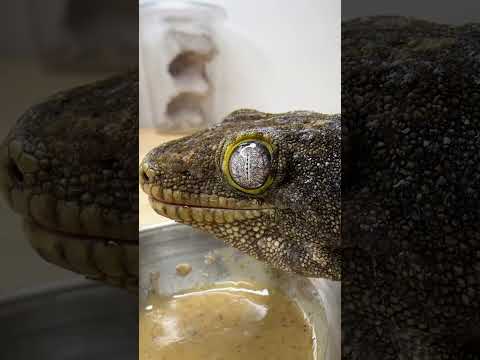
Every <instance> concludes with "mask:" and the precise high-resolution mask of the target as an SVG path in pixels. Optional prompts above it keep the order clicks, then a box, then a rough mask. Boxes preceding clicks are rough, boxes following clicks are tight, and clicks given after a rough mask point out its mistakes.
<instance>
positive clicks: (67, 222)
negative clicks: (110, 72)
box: [0, 71, 138, 289]
mask: <svg viewBox="0 0 480 360" xmlns="http://www.w3.org/2000/svg"><path fill="white" fill-rule="evenodd" d="M0 150H1V157H0V160H1V168H2V171H1V172H0V174H1V177H0V185H2V190H3V193H4V195H5V199H6V201H7V203H9V204H10V205H11V206H12V208H13V209H14V210H15V211H17V212H18V213H20V214H21V215H22V216H24V217H25V219H26V229H27V230H28V232H29V233H30V234H31V235H30V239H31V243H32V245H33V246H34V248H35V249H36V250H37V251H38V252H39V253H40V255H42V256H43V257H44V258H46V259H47V260H48V261H51V262H53V263H56V264H58V265H61V266H63V267H66V268H68V269H71V270H74V271H77V272H80V273H83V274H85V275H87V276H89V277H92V278H98V279H103V280H105V281H108V282H110V283H112V284H115V285H120V286H127V287H129V288H132V289H133V288H135V287H136V286H137V284H138V192H137V186H138V185H137V176H136V173H137V165H136V164H137V161H138V160H137V154H138V72H136V71H134V72H130V73H128V74H124V75H122V76H117V77H114V78H111V79H108V80H104V81H101V82H97V83H94V84H91V85H87V86H82V87H78V88H75V89H72V90H68V91H65V92H61V93H59V94H56V95H54V96H52V97H51V98H49V99H48V100H46V101H45V102H43V103H41V104H39V105H36V106H34V107H32V108H31V109H29V110H28V111H27V112H26V113H25V114H24V115H23V116H22V117H21V118H20V119H19V120H18V121H17V124H16V125H15V127H14V128H13V129H12V131H11V132H10V134H9V136H8V137H7V138H6V139H5V141H4V142H3V144H2V146H1V148H0Z"/></svg>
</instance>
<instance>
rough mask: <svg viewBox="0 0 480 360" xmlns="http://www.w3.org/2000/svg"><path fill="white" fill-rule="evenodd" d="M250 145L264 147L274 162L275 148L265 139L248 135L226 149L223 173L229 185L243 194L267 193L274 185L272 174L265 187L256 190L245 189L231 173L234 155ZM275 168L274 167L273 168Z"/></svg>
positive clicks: (265, 182) (266, 180)
mask: <svg viewBox="0 0 480 360" xmlns="http://www.w3.org/2000/svg"><path fill="white" fill-rule="evenodd" d="M248 143H256V144H260V145H262V146H263V147H264V148H265V149H267V151H268V153H269V156H270V159H271V160H273V154H274V152H275V147H274V145H272V144H271V143H269V142H268V141H265V140H264V139H263V138H259V137H257V136H252V135H251V134H246V135H244V136H241V137H239V138H237V139H236V140H235V141H233V142H231V143H230V144H228V145H227V146H226V148H225V151H224V155H223V161H222V171H223V174H224V177H225V179H226V180H227V182H228V184H229V185H230V186H231V187H233V188H235V189H237V190H240V191H241V192H244V193H247V194H250V195H259V194H262V193H263V192H265V191H266V190H267V189H268V188H269V187H270V186H271V185H272V184H273V180H274V178H273V176H272V173H271V172H270V174H269V175H268V176H267V178H266V179H265V181H264V182H263V185H261V186H259V187H256V188H253V189H251V188H245V187H243V186H241V185H240V184H238V183H237V182H236V181H235V180H234V178H233V176H232V173H231V170H230V160H231V158H232V155H233V154H234V153H235V152H236V150H237V149H238V148H239V147H240V146H242V145H245V144H248ZM272 168H273V166H272Z"/></svg>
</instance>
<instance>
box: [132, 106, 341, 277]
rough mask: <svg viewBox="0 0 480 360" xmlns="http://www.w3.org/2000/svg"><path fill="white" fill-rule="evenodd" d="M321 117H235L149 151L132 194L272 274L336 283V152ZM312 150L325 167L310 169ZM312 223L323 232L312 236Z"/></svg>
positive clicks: (245, 112) (251, 112) (249, 114)
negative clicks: (141, 194) (138, 191)
mask: <svg viewBox="0 0 480 360" xmlns="http://www.w3.org/2000/svg"><path fill="white" fill-rule="evenodd" d="M327 117H328V116H326V115H322V114H317V113H313V112H304V111H302V112H300V111H297V112H291V113H285V114H268V113H261V112H258V111H254V110H239V111H235V112H233V113H232V114H230V115H229V116H228V117H227V118H226V119H225V120H224V121H223V122H222V123H221V124H219V125H217V126H215V127H213V128H211V129H208V130H204V131H201V132H199V133H196V134H194V135H192V136H189V137H186V138H183V139H179V140H175V141H172V142H169V143H166V144H163V145H161V146H159V147H157V148H155V149H153V150H152V151H150V152H149V153H148V154H147V155H146V156H145V158H144V159H143V161H142V163H141V165H140V180H139V181H140V184H141V187H142V189H143V190H144V191H145V192H146V193H147V194H148V195H149V199H150V203H151V205H152V207H153V208H154V209H155V211H157V212H158V213H159V214H161V215H163V216H167V217H169V218H171V219H173V220H176V221H178V222H181V223H186V224H189V225H192V226H194V227H197V228H200V229H202V230H204V231H207V232H209V233H211V234H213V235H214V236H216V237H218V238H220V239H222V240H224V241H225V242H226V243H228V244H230V245H232V246H234V247H236V248H238V249H239V250H241V251H244V252H246V253H248V254H250V255H253V256H255V257H256V258H258V259H260V260H264V261H266V262H267V263H269V264H271V265H273V266H275V267H277V268H280V269H283V270H287V271H292V272H296V273H300V274H303V275H308V276H325V277H329V278H338V276H336V275H337V271H338V258H337V256H336V254H333V252H335V251H336V250H335V248H336V246H337V245H338V240H337V239H336V238H335V236H333V235H332V234H333V233H334V232H337V231H338V227H339V208H338V207H337V206H338V204H336V201H337V196H339V194H338V192H339V188H338V187H339V186H340V182H339V176H340V173H339V163H337V162H336V161H333V160H334V158H335V156H333V157H331V156H330V155H332V154H333V153H332V151H333V150H334V149H330V148H329V147H331V146H334V147H335V148H337V147H339V146H340V144H339V142H338V144H333V143H332V142H329V141H330V140H331V139H330V140H327V138H329V136H328V134H329V133H330V132H332V131H333V132H335V131H336V130H338V129H334V128H335V126H332V124H331V122H330V121H329V120H328V119H327ZM317 135H318V136H317ZM317 141H319V142H318V144H316V143H315V142H317ZM317 145H318V146H317ZM312 148H314V149H313V151H310V150H311V149H312ZM327 148H328V149H327ZM338 149H339V148H338ZM331 150H332V151H331ZM322 151H323V152H325V151H328V152H329V153H330V155H329V159H330V160H331V161H330V162H329V161H322V162H321V163H319V162H317V161H316V160H315V159H316V158H317V155H318V153H320V152H322ZM336 156H338V159H339V156H340V154H339V153H338V154H337V155H336ZM309 160H310V161H309ZM314 160H315V162H314ZM317 160H318V159H317ZM319 161H320V160H319ZM337 172H338V173H337ZM317 173H322V174H323V176H322V178H321V179H317ZM329 176H335V179H327V178H328V177H329ZM319 197H321V198H322V199H321V200H323V207H322V210H321V211H318V209H317V204H316V201H317V200H320V198H319ZM327 208H330V209H331V210H332V214H331V216H325V215H326V213H327V211H326V209H327ZM324 210H325V211H324ZM320 222H322V223H324V224H326V223H329V225H328V226H324V228H325V232H324V233H323V234H322V235H318V234H317V233H318V229H321V227H320V228H319V227H318V226H319V223H320ZM327 227H328V229H327ZM327 233H328V234H327Z"/></svg>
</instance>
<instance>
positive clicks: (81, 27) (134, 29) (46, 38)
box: [0, 0, 138, 296]
mask: <svg viewBox="0 0 480 360" xmlns="http://www.w3.org/2000/svg"><path fill="white" fill-rule="evenodd" d="M0 24H1V25H0V27H1V30H2V31H0V74H1V77H2V85H1V86H0V104H1V107H0V108H1V110H0V111H1V118H0V138H1V140H0V141H2V140H3V138H5V136H6V135H7V134H8V132H9V130H10V128H12V127H13V125H14V124H15V122H16V120H17V119H18V118H19V116H20V115H21V114H22V113H23V112H24V111H25V110H27V109H28V108H29V107H30V106H32V105H34V104H35V103H37V102H40V101H42V100H43V99H44V98H45V97H47V96H49V95H51V94H52V93H55V92H57V91H60V90H65V89H68V88H71V87H73V86H76V85H81V84H85V83H88V82H91V81H93V80H97V79H102V78H105V77H107V76H109V75H110V74H113V73H116V72H119V71H123V70H125V69H126V68H129V67H132V66H135V67H136V66H138V65H137V64H138V3H137V2H136V1H131V0H115V1H111V0H104V1H100V2H99V1H92V0H84V1H75V0H70V1H64V0H51V1H46V2H45V1H40V0H18V1H4V2H2V3H1V4H0ZM0 215H1V216H0V229H2V231H1V232H0V244H1V246H2V250H1V251H0V254H1V256H0V258H1V261H0V296H6V295H9V294H12V293H17V292H19V291H20V292H21V291H22V290H28V289H31V288H32V287H40V288H41V287H44V286H49V285H51V284H53V283H58V282H70V281H72V280H74V279H81V278H82V277H81V276H79V275H75V274H73V273H71V272H68V271H65V270H62V269H61V268H59V267H56V266H54V265H51V264H49V263H47V262H45V261H44V260H42V259H41V258H40V257H39V256H38V255H37V254H36V253H35V252H34V251H33V250H32V249H31V248H30V245H29V242H28V240H27V239H26V237H25V236H24V234H23V231H22V224H21V220H20V217H18V216H17V215H16V214H14V213H13V212H12V211H11V210H10V209H8V208H7V206H6V204H4V203H1V202H0Z"/></svg>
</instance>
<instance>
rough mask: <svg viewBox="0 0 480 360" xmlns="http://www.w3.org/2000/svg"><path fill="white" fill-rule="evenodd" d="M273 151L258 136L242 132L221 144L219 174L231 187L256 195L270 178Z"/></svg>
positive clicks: (273, 163) (271, 147)
mask: <svg viewBox="0 0 480 360" xmlns="http://www.w3.org/2000/svg"><path fill="white" fill-rule="evenodd" d="M274 153H275V148H274V146H273V145H272V144H271V143H270V142H268V141H266V140H265V139H263V138H262V137H261V136H258V135H252V134H245V135H242V136H240V137H238V138H237V139H235V140H234V141H232V142H230V143H229V144H227V145H226V147H225V150H224V152H223V160H222V172H223V176H224V178H225V180H226V181H227V183H228V184H229V185H230V186H231V187H233V188H234V189H237V190H239V191H241V192H243V193H246V194H250V195H260V194H262V193H264V192H265V191H266V190H268V188H270V186H271V185H272V184H273V182H274V176H275V168H274V167H275V161H274Z"/></svg>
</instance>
